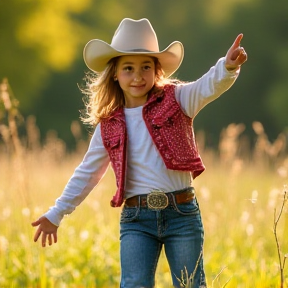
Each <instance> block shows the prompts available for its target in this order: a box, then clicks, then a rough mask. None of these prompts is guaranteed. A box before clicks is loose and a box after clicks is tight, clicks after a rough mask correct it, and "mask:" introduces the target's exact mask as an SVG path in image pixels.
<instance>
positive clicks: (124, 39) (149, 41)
mask: <svg viewBox="0 0 288 288" xmlns="http://www.w3.org/2000/svg"><path fill="white" fill-rule="evenodd" d="M111 47H113V48H114V49H116V50H119V51H148V52H159V45H158V40H157V36H156V33H155V31H154V29H153V27H152V25H151V24H150V22H149V21H148V19H146V18H143V19H140V20H133V19H130V18H125V19H123V20H122V21H121V23H120V24H119V26H118V28H117V30H116V31H115V34H114V36H113V38H112V41H111Z"/></svg>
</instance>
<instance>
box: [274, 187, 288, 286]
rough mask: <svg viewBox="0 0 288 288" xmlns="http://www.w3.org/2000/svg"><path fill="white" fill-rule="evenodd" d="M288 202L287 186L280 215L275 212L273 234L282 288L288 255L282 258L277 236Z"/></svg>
mask: <svg viewBox="0 0 288 288" xmlns="http://www.w3.org/2000/svg"><path fill="white" fill-rule="evenodd" d="M286 202H287V187H286V186H285V187H284V193H283V200H282V204H281V207H280V210H279V213H278V215H276V208H275V210H274V226H273V233H274V237H275V241H276V246H277V253H278V261H279V268H280V288H284V281H285V278H284V268H285V263H286V258H287V257H288V254H285V255H284V257H283V258H282V255H281V254H282V252H281V247H280V243H279V238H278V235H277V227H278V224H279V221H280V218H281V216H282V214H283V209H284V206H285V204H286Z"/></svg>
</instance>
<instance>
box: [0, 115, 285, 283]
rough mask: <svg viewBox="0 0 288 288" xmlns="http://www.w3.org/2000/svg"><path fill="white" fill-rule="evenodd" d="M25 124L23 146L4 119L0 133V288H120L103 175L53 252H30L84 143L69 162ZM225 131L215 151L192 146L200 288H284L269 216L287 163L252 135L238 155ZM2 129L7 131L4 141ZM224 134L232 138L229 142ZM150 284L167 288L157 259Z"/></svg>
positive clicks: (113, 211) (109, 185) (165, 271)
mask: <svg viewBox="0 0 288 288" xmlns="http://www.w3.org/2000/svg"><path fill="white" fill-rule="evenodd" d="M31 119H32V120H31ZM31 119H30V120H29V121H28V120H27V123H28V124H29V123H30V124H29V125H30V128H29V127H28V126H27V127H26V128H27V131H30V132H29V133H28V136H27V138H26V140H25V139H24V140H25V141H24V140H23V139H21V141H20V139H19V137H18V136H17V134H16V135H15V133H13V131H14V130H13V129H15V125H14V124H16V122H14V124H13V121H14V120H13V119H12V120H11V119H10V120H11V121H10V122H9V121H8V122H9V123H8V124H7V125H6V126H5V125H4V124H3V125H2V126H1V125H0V128H1V129H0V134H1V133H2V142H0V287H1V288H6V287H29V288H30V287H31V288H32V287H33V288H36V287H37V288H38V287H41V288H52V287H55V288H66V287H67V288H68V287H69V288H76V287H77V288H81V287H83V288H84V287H85V288H90V287H91V288H92V287H93V288H94V287H105V288H106V287H109V288H110V287H111V288H113V287H119V275H120V267H119V231H118V230H119V214H120V209H119V208H111V207H110V206H109V202H110V199H111V197H112V195H113V193H114V191H115V184H114V176H113V173H112V172H111V170H109V171H108V173H107V174H106V176H105V177H104V179H103V180H102V181H101V183H100V184H99V185H98V186H97V187H96V188H95V189H94V191H93V192H92V193H91V194H90V195H89V196H88V197H87V199H85V201H84V202H83V203H82V205H81V206H79V207H78V208H77V209H76V211H75V212H74V213H73V214H72V215H70V216H68V217H66V218H64V220H63V222H62V224H61V226H60V228H59V232H58V234H59V235H58V237H59V242H58V243H57V244H56V245H52V246H51V247H46V248H45V249H43V248H42V247H41V246H40V244H39V243H34V242H33V235H34V232H35V229H34V228H33V227H31V224H30V223H31V222H32V221H33V220H35V219H37V218H38V217H40V216H41V215H42V213H44V212H45V211H46V210H47V209H48V208H49V206H51V205H53V204H54V201H55V199H56V198H57V197H58V196H59V195H60V194H61V192H62V189H63V188H64V186H65V184H66V182H67V180H68V179H69V177H70V176H71V174H72V172H73V170H74V169H75V167H76V166H77V165H78V163H79V162H80V161H81V159H82V157H83V155H84V151H85V149H86V147H87V143H86V142H84V143H82V142H79V147H78V150H77V151H75V152H74V153H72V154H69V153H67V152H66V150H65V145H64V143H62V142H61V140H59V139H58V138H57V137H56V136H55V135H54V134H53V133H50V134H49V135H47V138H46V141H45V143H44V144H43V145H40V144H39V139H38V136H39V135H38V134H37V133H38V132H37V127H36V126H35V125H34V124H33V123H34V122H33V118H31ZM31 123H32V124H31ZM13 125H14V126H13ZM33 125H34V126H33ZM258 125H259V123H258ZM5 127H6V128H5ZM13 127H14V128H13ZM231 127H232V128H231ZM228 128H229V127H227V129H226V131H224V132H226V134H225V133H224V134H223V135H222V138H221V139H222V140H221V142H220V145H219V150H217V151H211V150H208V149H207V148H205V145H204V144H203V141H202V142H201V141H200V142H201V143H202V144H201V143H200V149H201V151H202V156H203V159H204V162H205V164H206V166H207V170H206V171H205V172H204V173H203V175H201V176H200V177H199V178H197V179H196V181H195V182H194V186H195V188H196V191H197V197H198V201H199V203H200V207H201V211H202V217H203V223H204V226H205V247H204V261H205V269H206V276H207V281H208V285H209V288H211V287H213V288H218V287H227V288H235V287H237V288H244V287H245V288H268V287H277V288H278V287H279V288H280V287H286V285H287V283H288V271H287V269H288V268H287V267H284V272H283V275H284V279H282V284H281V279H280V276H281V273H280V263H279V259H278V250H277V247H276V241H275V237H274V236H275V235H274V233H273V226H274V222H275V220H274V213H275V209H276V215H278V213H279V212H280V208H281V205H282V204H283V203H284V202H283V201H284V200H283V195H284V194H283V193H284V192H285V191H286V186H285V185H286V184H287V175H288V172H287V171H288V158H287V155H286V154H285V153H283V151H282V152H281V153H280V150H281V149H280V150H279V151H278V153H275V149H276V148H277V147H278V146H279V145H278V144H279V143H278V144H277V143H276V142H275V143H272V144H271V143H270V144H269V143H268V142H267V140H266V144H265V143H264V142H265V141H264V142H263V141H262V142H261V141H260V140H261V139H262V140H263V139H264V138H265V137H264V138H263V137H262V138H261V137H260V136H261V135H262V136H263V134H261V135H260V134H258V141H257V142H256V144H255V147H252V149H251V150H249V151H248V152H247V151H246V152H247V153H246V152H245V153H243V151H242V150H241V149H239V148H241V147H244V146H245V145H244V144H243V143H242V144H241V141H240V140H239V139H240V138H239V137H238V136H239V135H238V134H237V133H236V130H237V129H238V128H239V127H238V128H237V126H233V125H232V126H230V128H229V129H230V130H229V129H228ZM5 129H6V130H7V131H8V130H10V134H9V135H10V136H9V137H6V138H5V137H4V136H5V135H6V136H7V134H5V133H4V132H5V131H6V130H5ZM231 129H234V132H235V133H234V134H233V133H232V134H233V135H234V136H233V137H231V133H228V132H229V131H230V132H231ZM14 132H15V131H14ZM33 135H34V136H33ZM37 135H38V136H37ZM198 139H200V140H201V137H199V138H198ZM81 143H82V144H81ZM261 143H262V144H263V143H264V144H265V145H266V146H267V147H268V148H269V149H266V148H267V147H266V146H265V145H264V146H265V147H266V148H265V149H262V150H261V147H262V148H263V145H262V146H261V145H260V144H261ZM276 144H277V145H278V146H277V147H276ZM283 145H284V144H283ZM283 145H282V146H283ZM284 146H285V145H284ZM273 147H274V148H273ZM273 149H274V150H273ZM282 150H283V149H282ZM233 151H234V152H233ZM271 151H272V152H273V151H274V154H273V153H272V152H271ZM285 202H286V201H285ZM284 204H285V205H284V210H283V213H282V215H281V217H280V220H279V224H278V226H277V231H276V232H277V234H276V235H277V237H278V240H279V246H280V248H279V252H280V256H281V261H282V267H283V261H284V259H285V260H286V258H285V257H287V256H288V254H287V253H288V241H287V235H288V214H287V205H286V203H284ZM156 280H157V285H156V287H158V288H164V287H165V288H166V287H171V280H170V273H169V268H168V265H167V262H166V259H165V255H163V254H162V255H161V256H160V262H159V265H158V270H157V277H156ZM285 283H286V285H285ZM281 285H282V286H281Z"/></svg>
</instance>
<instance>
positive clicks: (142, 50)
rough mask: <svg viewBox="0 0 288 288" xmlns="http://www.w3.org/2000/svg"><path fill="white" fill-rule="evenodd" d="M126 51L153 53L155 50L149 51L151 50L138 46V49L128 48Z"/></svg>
mask: <svg viewBox="0 0 288 288" xmlns="http://www.w3.org/2000/svg"><path fill="white" fill-rule="evenodd" d="M126 51H127V52H149V53H151V52H152V53H153V52H154V53H155V51H151V50H146V49H141V48H139V49H130V50H126ZM156 53H157V52H156Z"/></svg>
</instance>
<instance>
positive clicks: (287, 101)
mask: <svg viewBox="0 0 288 288" xmlns="http://www.w3.org/2000/svg"><path fill="white" fill-rule="evenodd" d="M125 17H130V18H134V19H140V18H143V17H146V18H148V19H149V20H150V22H151V23H152V25H153V27H154V29H155V30H156V33H157V35H158V40H159V44H160V49H161V50H162V49H164V48H166V47H167V46H168V45H169V44H170V43H171V42H173V41H175V40H178V41H181V42H183V44H184V47H185V57H184V62H183V64H182V65H181V67H180V69H179V70H178V71H177V73H176V74H175V75H174V76H175V77H177V78H179V79H181V80H185V81H189V80H196V79H197V78H199V77H201V76H202V75H203V74H204V73H205V72H206V71H208V69H209V68H210V67H211V66H212V65H214V64H215V63H216V61H217V60H218V59H219V58H220V57H222V56H225V54H226V52H227V50H228V48H229V47H230V46H231V45H232V43H233V41H234V39H235V38H236V36H237V35H238V34H239V33H243V34H244V38H243V40H242V45H243V46H244V47H245V49H246V51H247V53H248V58H249V59H248V62H247V63H245V64H244V65H243V67H242V70H241V74H240V77H239V78H238V79H237V81H236V83H235V84H234V85H233V87H232V88H231V89H230V90H229V91H228V92H226V93H225V94H224V95H222V96H221V97H220V99H218V100H217V101H214V102H213V103H210V104H209V105H208V106H207V107H205V108H204V109H203V110H202V111H201V112H200V113H199V115H197V117H196V120H195V123H194V126H195V131H196V139H197V142H198V147H199V150H200V152H201V155H202V158H203V160H204V163H205V165H206V167H207V169H206V171H205V173H203V174H202V175H201V176H200V177H198V178H197V179H196V180H195V181H194V182H193V185H194V186H195V189H196V195H197V199H198V201H199V203H200V207H201V210H202V218H203V223H204V227H205V245H204V263H205V269H206V276H207V283H208V287H209V288H218V287H219V288H220V287H221V288H224V287H226V288H268V287H269V288H271V287H277V288H278V287H281V288H282V287H285V286H284V284H285V283H286V284H287V283H288V272H287V271H288V270H287V269H288V266H287V263H286V262H287V261H286V259H287V258H288V242H287V235H288V207H287V205H288V203H287V193H288V190H287V182H288V153H287V152H288V151H287V135H288V130H287V126H288V117H287V108H288V93H287V91H288V2H287V0H277V1H268V0H194V1H192V0H178V1H175V0H174V1H172V0H165V1H161V0H141V1H140V0H138V1H137V0H133V1H132V0H122V1H118V0H101V1H100V0H99V1H98V0H0V287H1V288H2V287H3V288H6V287H7V288H8V287H9V288H10V287H11V288H12V287H13V288H18V287H21V288H22V287H28V288H39V287H41V288H99V287H103V288H107V287H109V288H114V287H119V281H120V266H119V214H120V213H121V209H117V208H111V207H110V206H109V202H110V199H111V198H112V195H113V194H114V192H115V189H116V187H115V179H114V176H113V173H112V171H111V169H109V170H108V172H107V174H106V175H105V177H104V178H103V179H102V181H101V182H100V184H99V185H98V186H97V187H96V188H95V189H94V191H92V193H91V194H90V195H89V196H88V198H87V199H85V201H84V202H83V203H82V204H81V206H80V207H78V208H77V209H76V211H75V212H74V213H73V214H72V215H71V216H69V217H65V219H64V220H63V222H62V224H61V226H60V229H59V230H58V231H59V233H58V236H59V243H57V244H56V245H53V246H51V247H46V248H45V249H42V247H41V245H40V244H39V243H34V242H33V235H34V232H35V228H32V227H31V224H30V223H31V222H32V221H34V220H36V219H37V218H38V217H40V216H41V215H42V214H43V213H45V212H46V211H47V210H48V208H49V206H52V205H53V203H54V201H55V199H56V198H57V197H59V195H60V194H61V192H62V190H63V188H64V186H65V184H66V183H67V180H68V179H69V178H70V176H71V174H72V173H73V171H74V169H75V167H76V166H77V165H78V164H79V162H80V161H81V160H82V158H83V155H84V153H85V151H86V149H87V146H88V144H89V137H88V131H87V129H86V127H85V126H84V125H83V124H81V123H80V121H79V110H81V109H83V103H82V96H83V95H82V94H81V92H80V90H79V87H78V86H79V85H80V86H82V85H84V84H85V82H84V81H83V78H84V77H85V74H86V73H87V72H88V69H87V68H86V67H85V65H84V61H83V58H82V51H83V48H84V46H85V44H86V43H87V42H88V41H89V40H91V39H93V38H97V39H101V40H104V41H106V42H108V43H110V41H111V39H112V36H113V33H114V31H115V29H116V28H117V27H118V25H119V23H120V21H121V20H122V19H123V18H125ZM277 219H278V220H279V221H278V220H277ZM285 264H286V266H285ZM188 276H189V275H188ZM184 280H185V279H184ZM186 280H187V279H186ZM280 285H282V286H280ZM170 286H171V276H170V270H169V267H168V264H167V261H166V259H165V255H164V253H162V254H161V256H160V261H159V265H158V269H157V275H156V287H157V288H167V287H170ZM286 286H287V285H286ZM183 287H185V288H189V285H186V286H183Z"/></svg>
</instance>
